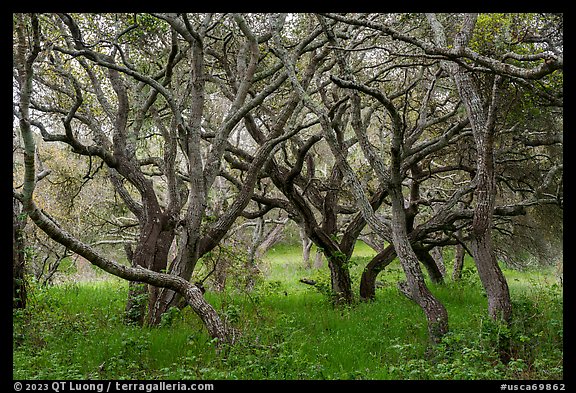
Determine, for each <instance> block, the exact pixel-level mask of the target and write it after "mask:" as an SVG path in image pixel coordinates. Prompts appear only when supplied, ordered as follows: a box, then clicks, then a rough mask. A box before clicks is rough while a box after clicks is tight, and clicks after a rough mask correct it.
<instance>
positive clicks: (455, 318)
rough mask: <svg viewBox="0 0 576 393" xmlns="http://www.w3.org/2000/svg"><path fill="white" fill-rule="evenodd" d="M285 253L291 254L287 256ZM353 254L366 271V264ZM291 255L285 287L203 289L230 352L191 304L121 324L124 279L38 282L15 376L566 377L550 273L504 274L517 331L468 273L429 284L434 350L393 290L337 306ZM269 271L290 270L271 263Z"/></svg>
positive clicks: (18, 342) (20, 326)
mask: <svg viewBox="0 0 576 393" xmlns="http://www.w3.org/2000/svg"><path fill="white" fill-rule="evenodd" d="M295 250H297V248H293V249H292V253H293V254H298V252H295ZM282 255H283V258H288V257H289V250H288V249H284V250H283V254H282ZM356 258H359V259H356V262H357V263H358V266H357V268H358V269H361V268H362V266H364V264H365V260H364V259H360V258H361V257H356ZM364 258H367V257H364ZM283 260H284V261H285V260H286V259H283ZM293 260H294V261H295V262H294V263H297V264H298V266H299V267H298V268H294V267H293V268H294V269H295V273H294V274H292V275H287V277H286V279H285V280H282V279H265V280H263V281H261V282H259V283H257V285H256V286H255V287H254V290H253V291H252V292H224V293H220V294H217V293H213V292H208V293H207V294H206V296H207V298H208V300H209V302H210V303H211V304H213V305H214V307H215V308H216V309H217V310H218V311H219V312H220V315H222V316H223V317H224V318H225V319H226V320H227V322H228V323H230V324H232V325H233V326H235V327H237V328H238V331H239V332H240V335H239V336H238V337H237V343H236V344H235V345H234V346H230V347H225V348H220V349H218V348H216V347H215V345H214V343H213V341H212V340H211V339H210V338H209V337H208V335H207V334H206V332H205V328H204V327H203V326H202V324H201V321H200V320H199V318H198V317H197V316H196V315H195V314H194V313H193V312H192V310H190V308H185V309H183V310H179V309H171V310H170V311H169V312H168V313H167V314H166V315H165V316H164V318H163V319H162V323H161V326H160V327H154V328H151V327H139V326H128V325H126V324H124V322H123V313H124V306H125V301H126V291H127V283H125V282H123V281H119V280H115V281H110V282H100V283H94V284H89V283H83V284H66V285H58V286H52V287H48V288H44V287H38V286H36V285H34V284H33V285H32V288H31V297H30V303H29V306H28V308H27V309H25V310H15V311H14V313H13V324H14V333H13V346H14V351H13V355H14V362H13V374H14V378H15V379H468V380H469V379H562V377H563V368H562V360H563V347H562V344H563V318H562V315H563V313H562V306H563V302H562V288H561V287H559V286H558V285H557V284H550V282H549V281H547V279H546V276H544V277H541V276H536V275H534V274H533V273H531V272H523V273H515V274H514V275H512V274H511V272H509V271H507V270H505V274H507V275H509V276H511V277H513V278H514V279H512V280H510V287H511V292H512V298H513V299H514V315H513V320H512V323H511V324H510V326H504V325H500V324H496V323H494V322H492V321H491V320H490V319H489V318H487V316H486V298H485V297H484V295H483V291H482V287H481V285H480V284H479V283H478V282H479V280H478V277H477V275H475V274H474V269H471V268H470V267H469V266H466V268H465V270H464V275H463V279H462V281H459V282H451V281H448V282H447V283H446V284H445V285H443V286H442V285H435V286H431V289H432V291H433V292H434V294H435V295H437V296H438V297H439V298H440V299H441V300H442V302H443V303H444V304H445V305H446V307H447V309H448V313H449V316H450V329H451V330H450V332H449V333H448V334H447V335H446V336H445V337H444V338H443V340H442V342H441V343H440V344H439V345H436V346H431V345H430V343H429V341H428V335H427V328H426V321H425V318H424V317H423V315H422V313H421V310H420V309H419V307H418V306H417V305H415V304H414V303H413V302H411V301H410V300H408V299H407V298H406V297H404V296H403V295H401V294H399V293H398V290H397V289H396V288H395V286H394V285H385V286H384V287H382V288H380V289H379V290H378V293H377V297H376V300H375V301H373V302H367V303H358V304H356V305H354V306H352V307H344V308H334V307H331V306H330V304H329V302H328V301H326V296H325V294H324V293H322V292H321V291H318V290H317V289H313V287H311V286H308V285H304V284H301V283H297V280H296V278H297V277H303V275H302V273H303V272H307V273H309V278H313V279H316V280H317V281H319V282H320V283H321V286H322V283H324V284H323V285H324V286H325V288H329V275H328V274H327V271H326V269H320V270H316V271H314V273H312V274H310V273H311V271H310V270H308V271H306V270H304V269H302V268H301V267H300V266H301V264H300V260H299V258H298V256H297V255H296V256H294V259H293ZM271 266H272V267H273V268H274V269H281V268H282V264H276V263H275V262H272V263H271ZM285 271H286V272H288V270H285ZM270 274H271V273H270ZM388 274H391V275H392V277H394V279H396V278H397V272H395V271H394V270H393V269H387V270H385V271H384V272H383V273H382V275H383V276H382V277H379V278H381V279H382V281H384V282H388V281H389V278H388V277H386V275H388ZM277 277H280V276H277ZM532 277H536V278H532ZM294 281H296V282H294ZM503 339H506V340H509V343H510V348H511V353H510V355H511V360H510V362H509V363H508V364H503V363H501V361H500V360H499V356H498V351H497V349H498V342H499V340H503Z"/></svg>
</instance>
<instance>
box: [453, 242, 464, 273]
mask: <svg viewBox="0 0 576 393" xmlns="http://www.w3.org/2000/svg"><path fill="white" fill-rule="evenodd" d="M454 248H455V250H454V266H453V268H452V281H459V280H460V279H462V269H463V268H464V247H463V246H462V244H457V245H456V247H454Z"/></svg>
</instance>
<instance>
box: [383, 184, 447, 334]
mask: <svg viewBox="0 0 576 393" xmlns="http://www.w3.org/2000/svg"><path fill="white" fill-rule="evenodd" d="M400 184H401V183H400V182H399V181H398V182H396V184H395V185H394V186H393V187H392V190H391V192H390V196H391V197H392V238H393V244H394V249H395V250H396V254H397V255H398V259H399V260H400V264H401V265H402V268H403V270H404V273H405V275H406V283H401V284H400V285H399V288H400V290H401V291H402V292H403V293H404V294H405V295H406V296H407V297H408V298H410V299H412V300H413V301H414V302H415V303H416V304H418V305H419V306H420V307H421V308H422V310H423V311H424V314H425V315H426V319H427V321H428V335H429V337H430V339H431V341H432V342H434V343H439V342H440V340H441V339H442V337H443V336H444V335H445V334H446V333H447V332H448V312H447V311H446V308H445V307H444V305H443V304H442V303H441V302H440V301H439V300H438V299H436V298H435V297H434V295H433V294H432V293H431V292H430V290H429V289H428V287H427V286H426V283H425V282H424V277H423V275H422V270H421V269H420V264H419V261H418V258H417V257H416V254H415V252H414V250H413V248H412V246H411V244H410V241H409V239H408V235H407V233H406V219H405V216H404V206H403V204H404V198H403V197H402V193H401V189H400Z"/></svg>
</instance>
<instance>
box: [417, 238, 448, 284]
mask: <svg viewBox="0 0 576 393" xmlns="http://www.w3.org/2000/svg"><path fill="white" fill-rule="evenodd" d="M414 252H415V253H416V256H417V257H418V259H420V262H422V264H423V265H424V267H425V268H426V271H427V272H428V276H429V277H430V281H432V282H433V283H434V284H441V283H443V282H444V277H443V276H442V272H441V271H440V268H439V267H438V265H437V264H436V260H435V259H434V258H432V255H430V252H429V251H426V250H424V249H423V248H419V247H414Z"/></svg>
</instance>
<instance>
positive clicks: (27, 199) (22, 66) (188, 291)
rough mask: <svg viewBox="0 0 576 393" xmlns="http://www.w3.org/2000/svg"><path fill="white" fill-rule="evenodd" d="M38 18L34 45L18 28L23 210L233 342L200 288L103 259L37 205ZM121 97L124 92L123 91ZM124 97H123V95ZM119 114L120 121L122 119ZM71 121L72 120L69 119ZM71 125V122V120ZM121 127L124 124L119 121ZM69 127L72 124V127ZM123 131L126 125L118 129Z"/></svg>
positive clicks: (60, 238) (57, 237) (72, 246)
mask: <svg viewBox="0 0 576 393" xmlns="http://www.w3.org/2000/svg"><path fill="white" fill-rule="evenodd" d="M38 22H39V21H38V19H37V16H36V15H31V25H32V35H31V37H32V40H33V41H32V42H31V45H30V46H29V45H28V43H27V42H26V38H25V37H26V34H25V33H24V23H23V22H20V23H19V24H18V25H17V27H16V33H17V37H18V40H19V45H18V47H17V56H16V58H15V67H16V69H17V70H18V82H19V87H20V98H19V102H18V112H19V120H20V122H19V123H20V131H21V134H22V140H23V143H24V172H25V173H24V184H23V191H22V193H21V194H20V195H19V196H18V197H19V199H20V200H21V201H22V204H23V209H24V211H25V212H26V213H27V214H28V216H29V217H30V219H31V220H32V221H33V222H34V223H35V224H36V225H37V226H38V227H39V228H40V229H42V230H43V231H44V232H45V233H46V234H47V235H48V236H49V237H50V238H51V239H53V240H54V241H56V242H58V243H60V244H62V245H64V246H65V247H67V248H68V249H69V250H71V251H72V252H75V253H77V254H78V255H81V256H82V257H84V258H85V259H87V260H88V261H90V262H91V263H92V264H94V265H96V266H98V267H100V268H101V269H103V270H104V271H106V272H108V273H110V274H113V275H115V276H118V277H121V278H124V279H126V280H129V281H136V282H138V281H139V282H145V283H147V284H149V285H152V286H155V287H167V288H170V289H172V290H174V291H176V292H178V293H181V294H182V295H183V296H184V298H185V299H186V301H187V302H188V304H190V306H191V307H192V309H193V310H194V311H195V312H196V314H197V315H198V316H199V317H200V318H201V319H202V321H203V323H204V325H205V326H206V328H207V329H208V332H209V334H210V335H211V336H212V337H214V338H217V339H219V341H220V342H232V341H233V332H232V329H230V328H229V327H227V326H226V325H225V324H224V322H223V321H222V320H221V319H220V317H219V316H218V314H217V313H216V311H215V310H214V308H213V307H212V306H211V305H210V304H209V303H207V302H206V300H205V299H204V297H203V295H202V292H201V291H200V289H199V288H198V287H196V286H195V285H193V284H191V283H190V282H188V281H186V280H184V279H182V278H181V277H177V276H174V275H170V274H165V273H158V272H154V271H152V270H150V269H148V268H144V267H140V266H136V267H131V266H125V265H122V264H120V263H118V262H115V261H113V260H110V259H108V258H105V257H103V256H102V255H100V254H99V253H98V252H97V251H96V250H95V249H93V248H92V247H90V246H89V245H87V244H85V243H83V242H81V241H79V240H78V239H76V238H74V237H73V236H71V235H70V234H69V233H68V232H67V231H65V230H64V229H63V228H62V227H60V226H59V225H58V224H57V223H56V222H55V221H54V220H53V219H51V218H50V217H48V216H47V215H46V214H45V213H44V212H43V211H42V210H41V209H39V208H38V206H37V205H36V203H35V201H34V198H33V194H34V189H35V186H36V165H35V157H34V152H35V142H34V137H33V133H32V129H31V121H30V118H29V107H30V96H31V94H32V78H33V64H34V61H35V60H36V58H37V55H38V53H39V52H40V43H39V42H40V28H39V23H38ZM120 93H121V91H120ZM120 95H121V94H120ZM122 113H123V112H122V111H120V112H119V118H121V117H122ZM69 117H70V116H69ZM67 120H68V121H69V120H70V119H67ZM118 121H119V123H121V122H122V120H121V119H120V120H118ZM68 125H69V124H68ZM118 126H119V128H120V129H121V128H122V125H121V124H119V125H118Z"/></svg>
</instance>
